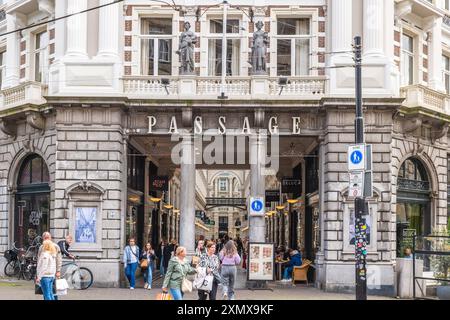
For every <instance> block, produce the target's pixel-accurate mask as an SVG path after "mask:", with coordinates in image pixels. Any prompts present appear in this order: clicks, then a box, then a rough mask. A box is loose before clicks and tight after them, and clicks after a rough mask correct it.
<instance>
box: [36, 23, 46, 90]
mask: <svg viewBox="0 0 450 320" xmlns="http://www.w3.org/2000/svg"><path fill="white" fill-rule="evenodd" d="M47 47H48V33H47V31H44V32H40V33H37V34H36V35H35V47H34V80H35V81H37V82H43V83H47V73H48V52H47Z"/></svg>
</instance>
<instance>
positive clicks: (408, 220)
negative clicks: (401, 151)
mask: <svg viewBox="0 0 450 320" xmlns="http://www.w3.org/2000/svg"><path fill="white" fill-rule="evenodd" d="M431 181H432V180H431V177H430V175H429V174H428V171H427V170H426V168H425V166H424V163H423V162H422V161H421V160H420V159H418V158H416V157H410V158H407V159H406V160H405V161H404V162H403V163H402V165H401V167H400V169H399V172H398V180H397V208H396V226H397V228H396V229H397V246H396V250H397V257H403V255H404V249H405V248H407V247H412V239H411V237H408V236H410V235H411V234H412V233H413V232H415V234H417V235H419V236H425V235H428V234H430V233H431V226H432V210H431V208H432V199H431V192H432V185H431Z"/></svg>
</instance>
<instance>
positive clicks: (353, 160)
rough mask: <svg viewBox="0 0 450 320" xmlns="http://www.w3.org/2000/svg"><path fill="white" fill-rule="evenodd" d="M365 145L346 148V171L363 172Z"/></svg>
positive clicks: (364, 166)
mask: <svg viewBox="0 0 450 320" xmlns="http://www.w3.org/2000/svg"><path fill="white" fill-rule="evenodd" d="M365 155H366V147H365V145H363V144H361V145H354V146H349V148H348V161H347V163H348V170H349V171H353V170H365V168H366V156H365Z"/></svg>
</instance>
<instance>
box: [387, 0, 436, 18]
mask: <svg viewBox="0 0 450 320" xmlns="http://www.w3.org/2000/svg"><path fill="white" fill-rule="evenodd" d="M395 2H396V4H397V10H398V12H404V13H406V12H409V13H412V14H414V15H416V16H418V17H420V18H428V17H431V16H435V17H440V16H442V12H441V10H440V9H439V8H438V7H437V6H436V5H435V4H434V3H433V1H430V0H396V1H395Z"/></svg>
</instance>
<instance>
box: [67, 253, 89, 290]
mask: <svg viewBox="0 0 450 320" xmlns="http://www.w3.org/2000/svg"><path fill="white" fill-rule="evenodd" d="M76 259H78V257H76V258H75V259H73V260H72V261H68V262H65V263H63V265H62V270H61V278H64V279H66V280H67V283H68V284H69V286H70V287H71V288H73V289H77V290H86V289H88V288H89V287H90V286H92V283H93V282H94V276H93V275H92V272H91V270H89V269H88V268H86V267H80V266H78V264H77V263H76Z"/></svg>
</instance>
